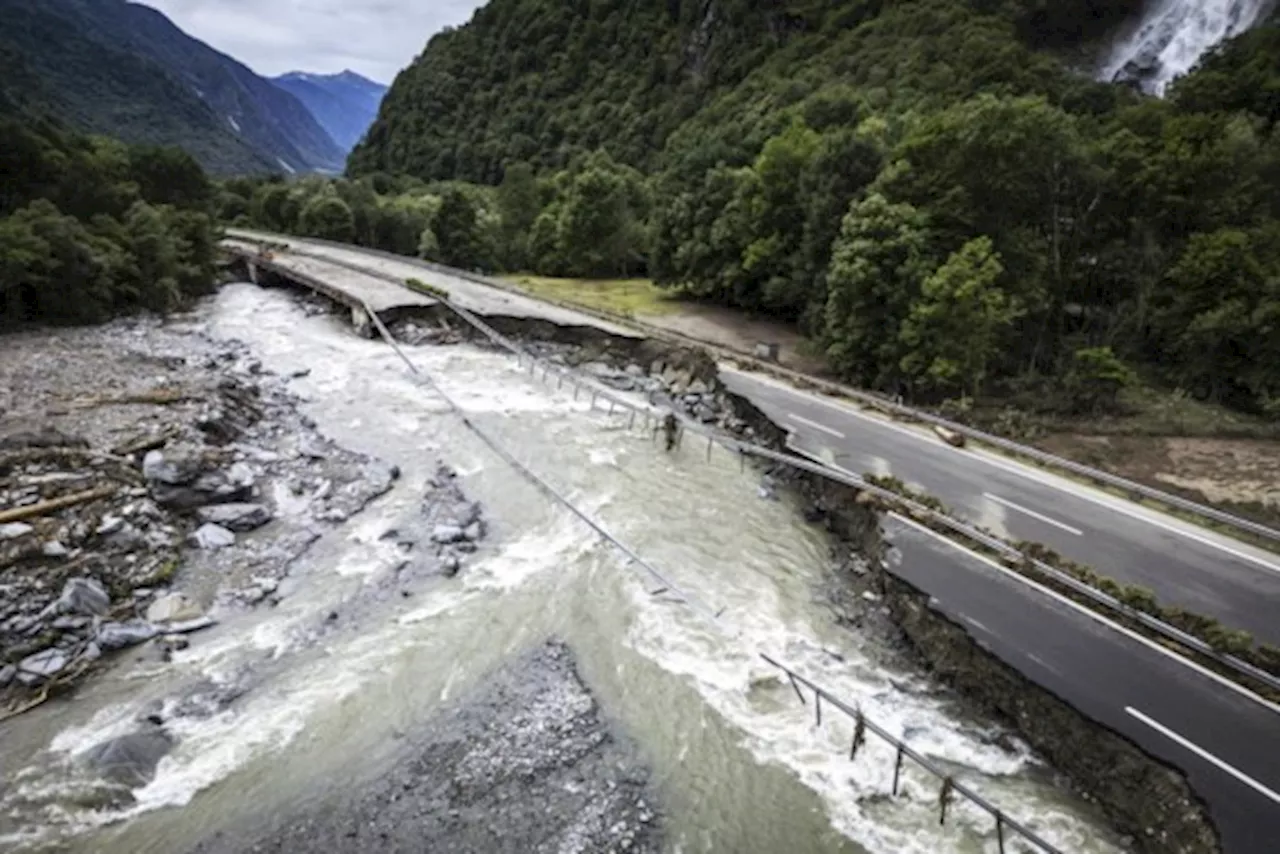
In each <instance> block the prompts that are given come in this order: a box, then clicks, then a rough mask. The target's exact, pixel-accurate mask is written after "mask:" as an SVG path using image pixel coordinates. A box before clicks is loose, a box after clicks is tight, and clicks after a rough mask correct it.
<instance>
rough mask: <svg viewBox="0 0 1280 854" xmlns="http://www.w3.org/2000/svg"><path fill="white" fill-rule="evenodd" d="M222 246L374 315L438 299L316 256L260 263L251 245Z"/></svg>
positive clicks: (285, 256)
mask: <svg viewBox="0 0 1280 854" xmlns="http://www.w3.org/2000/svg"><path fill="white" fill-rule="evenodd" d="M223 246H224V247H225V248H226V249H228V250H230V251H232V252H234V253H235V254H237V255H240V256H241V257H244V258H248V259H255V261H256V263H258V264H260V265H261V266H264V267H266V268H267V269H274V270H275V271H276V272H281V273H284V274H286V275H289V274H292V277H294V278H296V280H297V281H299V282H301V283H302V284H304V285H306V286H308V287H311V288H313V289H314V290H317V291H320V292H321V293H323V294H324V295H325V296H328V297H330V298H331V299H335V300H338V301H339V302H343V303H346V304H347V305H352V306H360V305H367V306H368V307H369V308H370V309H372V310H373V311H374V312H376V313H378V314H382V313H383V312H387V311H390V310H392V309H398V308H416V307H429V306H433V305H436V304H437V302H438V300H436V299H435V298H434V297H431V296H428V295H427V294H423V293H418V292H417V291H414V290H410V289H409V288H407V287H403V286H400V285H395V284H392V283H391V282H388V281H386V280H384V279H379V278H377V277H375V276H369V275H365V274H363V273H358V272H356V271H355V270H348V269H346V268H343V267H338V266H335V265H333V264H328V263H325V262H324V261H320V260H317V259H313V258H307V257H303V256H299V255H292V254H290V253H287V252H281V253H278V254H276V255H274V256H273V257H272V258H271V260H270V261H269V262H265V263H264V262H263V261H262V260H258V259H257V257H256V256H257V254H258V253H257V247H255V246H252V245H251V244H245V243H240V242H238V241H226V242H224V243H223Z"/></svg>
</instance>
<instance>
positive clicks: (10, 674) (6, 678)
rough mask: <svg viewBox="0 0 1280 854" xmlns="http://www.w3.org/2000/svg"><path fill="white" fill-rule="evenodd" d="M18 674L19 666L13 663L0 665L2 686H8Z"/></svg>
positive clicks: (0, 686) (0, 683)
mask: <svg viewBox="0 0 1280 854" xmlns="http://www.w3.org/2000/svg"><path fill="white" fill-rule="evenodd" d="M17 676H18V668H16V667H14V666H13V665H12V664H6V665H5V666H4V667H0V688H8V687H9V683H11V682H13V680H14V679H15V678H17Z"/></svg>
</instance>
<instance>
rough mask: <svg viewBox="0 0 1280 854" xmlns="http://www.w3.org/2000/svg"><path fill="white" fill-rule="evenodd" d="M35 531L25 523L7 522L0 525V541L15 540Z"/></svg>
mask: <svg viewBox="0 0 1280 854" xmlns="http://www.w3.org/2000/svg"><path fill="white" fill-rule="evenodd" d="M34 530H35V529H34V528H32V527H31V526H30V525H28V524H27V523H26V522H9V523H7V524H5V525H0V541H3V540H16V539H17V538H18V537H25V536H26V535H27V534H30V533H31V532H32V531H34Z"/></svg>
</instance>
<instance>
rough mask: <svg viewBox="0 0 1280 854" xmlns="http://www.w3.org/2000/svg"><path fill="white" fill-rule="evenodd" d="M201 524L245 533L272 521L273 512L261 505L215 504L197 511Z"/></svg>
mask: <svg viewBox="0 0 1280 854" xmlns="http://www.w3.org/2000/svg"><path fill="white" fill-rule="evenodd" d="M196 517H197V518H198V519H199V520H200V521H201V522H206V523H210V524H214V525H220V526H221V527H223V528H226V529H227V530H229V531H236V532H238V533H244V532H246V531H252V530H254V529H255V528H261V527H262V526H263V525H265V524H267V523H268V522H270V521H271V511H270V510H268V509H267V508H266V507H264V506H263V505H261V504H215V505H212V506H209V507H201V508H200V509H199V510H197V511H196Z"/></svg>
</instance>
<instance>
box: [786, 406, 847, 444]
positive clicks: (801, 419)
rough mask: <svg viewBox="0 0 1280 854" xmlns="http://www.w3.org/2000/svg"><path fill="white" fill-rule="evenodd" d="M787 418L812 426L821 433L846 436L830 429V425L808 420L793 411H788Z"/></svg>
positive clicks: (843, 437)
mask: <svg viewBox="0 0 1280 854" xmlns="http://www.w3.org/2000/svg"><path fill="white" fill-rule="evenodd" d="M787 419H788V420H789V421H794V422H796V423H797V424H803V425H804V426H806V427H812V428H813V429H814V430H821V431H822V432H823V433H827V434H829V435H831V436H835V437H836V438H837V439H845V438H848V437H847V436H845V435H844V434H843V433H841V432H840V431H839V430H832V429H831V428H830V427H828V426H827V425H825V424H819V423H818V422H817V421H810V420H809V419H808V418H805V417H804V416H802V415H796V414H795V413H794V412H788V413H787Z"/></svg>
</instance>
